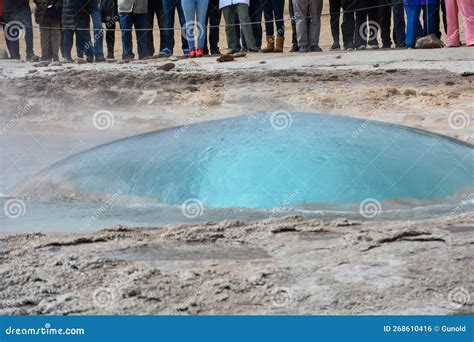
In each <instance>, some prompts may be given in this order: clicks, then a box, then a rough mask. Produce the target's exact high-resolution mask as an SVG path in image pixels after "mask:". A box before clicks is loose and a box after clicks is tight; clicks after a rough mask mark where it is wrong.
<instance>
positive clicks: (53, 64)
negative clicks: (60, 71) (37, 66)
mask: <svg viewBox="0 0 474 342" xmlns="http://www.w3.org/2000/svg"><path fill="white" fill-rule="evenodd" d="M49 66H50V67H58V66H63V64H62V63H61V62H52V63H51V64H50V65H49Z"/></svg>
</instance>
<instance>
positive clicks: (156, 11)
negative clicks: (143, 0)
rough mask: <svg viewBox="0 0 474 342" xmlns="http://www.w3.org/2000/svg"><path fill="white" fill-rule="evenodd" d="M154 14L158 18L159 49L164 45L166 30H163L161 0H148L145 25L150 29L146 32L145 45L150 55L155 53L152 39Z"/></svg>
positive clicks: (164, 22)
mask: <svg viewBox="0 0 474 342" xmlns="http://www.w3.org/2000/svg"><path fill="white" fill-rule="evenodd" d="M155 16H156V18H157V19H158V28H159V29H160V51H161V50H163V49H164V48H165V47H166V32H165V31H164V30H163V29H164V28H166V18H165V13H164V11H163V1H162V0H155V1H152V0H149V1H148V14H147V17H146V27H147V28H148V29H150V31H148V34H147V45H148V53H149V54H150V56H153V55H154V54H155V44H154V41H153V23H154V20H155Z"/></svg>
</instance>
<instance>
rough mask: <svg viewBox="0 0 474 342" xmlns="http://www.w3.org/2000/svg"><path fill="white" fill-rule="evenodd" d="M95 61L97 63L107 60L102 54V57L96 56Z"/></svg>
mask: <svg viewBox="0 0 474 342" xmlns="http://www.w3.org/2000/svg"><path fill="white" fill-rule="evenodd" d="M95 62H96V63H102V62H105V58H104V57H102V56H101V57H96V58H95Z"/></svg>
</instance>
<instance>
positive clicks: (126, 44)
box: [119, 12, 149, 59]
mask: <svg viewBox="0 0 474 342" xmlns="http://www.w3.org/2000/svg"><path fill="white" fill-rule="evenodd" d="M119 16H120V28H121V29H122V47H123V52H122V58H123V59H133V58H134V57H135V54H134V53H133V43H132V31H131V30H132V27H133V26H135V34H136V36H137V47H138V58H139V59H142V58H145V57H148V56H149V54H148V47H147V30H146V28H147V27H146V16H147V14H146V13H143V14H137V13H133V12H132V13H119Z"/></svg>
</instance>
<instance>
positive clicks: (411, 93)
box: [403, 89, 416, 96]
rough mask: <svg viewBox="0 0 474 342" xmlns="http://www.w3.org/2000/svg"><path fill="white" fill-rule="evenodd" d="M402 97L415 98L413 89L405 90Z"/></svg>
mask: <svg viewBox="0 0 474 342" xmlns="http://www.w3.org/2000/svg"><path fill="white" fill-rule="evenodd" d="M403 95H405V96H416V91H415V90H413V89H405V91H404V92H403Z"/></svg>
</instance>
